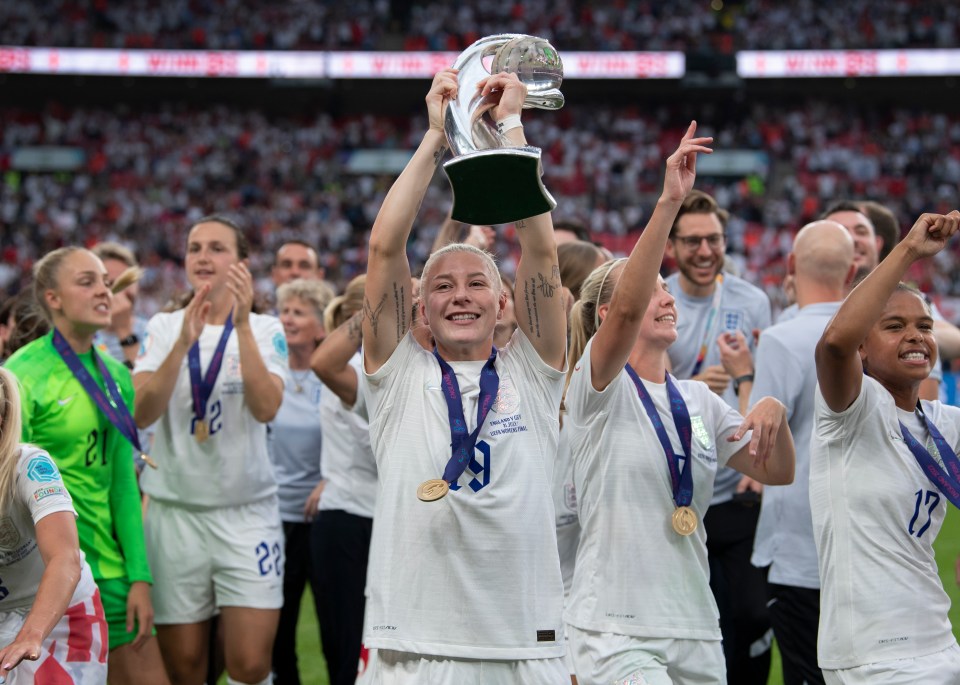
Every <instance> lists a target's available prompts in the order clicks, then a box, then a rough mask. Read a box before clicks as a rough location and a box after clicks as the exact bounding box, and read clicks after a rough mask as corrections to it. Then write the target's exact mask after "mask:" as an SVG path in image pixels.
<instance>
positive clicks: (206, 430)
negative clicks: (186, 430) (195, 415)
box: [193, 419, 210, 443]
mask: <svg viewBox="0 0 960 685" xmlns="http://www.w3.org/2000/svg"><path fill="white" fill-rule="evenodd" d="M193 437H194V439H195V440H196V441H197V442H201V443H203V442H206V441H207V438H209V437H210V426H208V425H207V422H206V421H204V420H203V419H197V423H196V424H195V425H194V427H193Z"/></svg>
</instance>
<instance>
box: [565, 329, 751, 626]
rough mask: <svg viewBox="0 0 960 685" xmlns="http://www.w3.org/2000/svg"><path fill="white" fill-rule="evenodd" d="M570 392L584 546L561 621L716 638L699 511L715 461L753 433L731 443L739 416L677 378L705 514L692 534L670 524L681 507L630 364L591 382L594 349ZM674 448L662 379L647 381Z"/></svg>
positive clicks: (695, 384) (679, 449) (706, 501)
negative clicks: (605, 380) (601, 385)
mask: <svg viewBox="0 0 960 685" xmlns="http://www.w3.org/2000/svg"><path fill="white" fill-rule="evenodd" d="M592 345H593V342H592V341H591V342H590V343H588V344H587V347H586V350H585V351H584V353H583V357H581V358H580V361H579V362H577V364H576V366H575V367H574V373H573V378H572V380H571V382H570V387H569V388H568V389H567V396H566V407H567V413H566V417H565V419H564V432H566V433H569V439H570V449H571V452H572V454H573V464H574V466H573V468H574V483H575V484H576V488H577V499H578V500H579V505H580V526H581V533H580V547H579V549H578V551H577V572H576V574H575V575H574V578H573V591H572V592H571V595H570V599H569V602H568V604H567V609H566V612H565V614H564V615H565V618H566V620H567V622H568V623H570V624H572V625H574V626H576V627H577V628H580V629H582V630H593V631H597V632H609V633H617V634H621V635H630V636H634V637H651V638H684V639H694V640H719V639H720V623H719V614H718V612H717V605H716V602H715V601H714V598H713V593H712V592H711V591H710V584H709V579H710V570H709V566H708V563H707V547H706V539H707V534H706V532H705V531H704V527H703V515H704V514H705V513H706V511H707V507H708V506H709V505H710V498H711V496H712V495H713V479H714V477H715V476H716V473H717V468H718V467H722V466H724V465H725V464H726V463H727V461H728V460H729V459H730V457H731V456H733V454H735V453H736V452H737V450H739V449H740V447H742V446H743V445H744V444H745V442H746V441H747V440H748V439H749V436H750V434H749V433H748V434H747V435H746V436H744V438H743V439H742V440H741V441H739V442H736V443H731V442H727V437H728V436H730V435H732V434H733V433H734V432H735V431H736V430H737V428H739V426H740V424H741V423H742V422H743V419H742V417H741V416H740V414H739V413H737V412H736V411H735V410H734V409H731V408H730V407H729V406H728V405H727V404H726V403H725V402H724V401H723V399H721V398H720V397H718V396H717V395H715V394H714V393H712V392H711V391H710V389H709V388H708V387H707V386H706V385H705V384H703V383H701V382H699V381H678V383H677V385H678V386H679V389H680V394H681V395H682V396H683V398H684V400H685V401H686V405H687V409H688V411H689V412H690V419H691V423H692V428H693V443H692V445H691V453H692V454H693V460H694V461H693V465H692V468H693V502H692V503H691V507H692V508H693V510H694V511H695V512H696V514H697V516H698V518H699V519H700V525H699V526H697V530H696V531H695V532H694V533H693V534H692V535H689V536H686V537H684V536H682V535H678V534H677V533H676V532H674V530H673V528H672V526H671V516H672V515H673V512H674V510H675V508H676V505H675V503H674V500H673V487H672V485H671V482H670V472H669V469H668V465H667V458H666V455H665V454H664V451H663V446H662V445H661V444H660V441H659V440H658V439H657V434H656V432H655V431H654V428H653V426H652V424H651V423H650V418H649V417H648V416H647V414H646V411H644V408H643V404H642V403H641V402H640V397H639V395H638V394H637V387H636V385H634V383H633V381H632V380H631V379H630V377H629V376H628V375H627V372H626V370H624V371H621V372H620V374H619V375H618V376H617V377H616V378H615V379H614V380H613V381H612V382H611V383H610V385H608V386H607V387H606V388H605V389H604V390H603V392H598V391H597V390H595V389H594V387H593V383H592V382H591V380H590V378H591V370H590V351H591V349H592ZM644 387H645V388H646V389H647V391H648V392H649V393H650V396H651V398H652V399H653V402H654V404H655V405H656V407H657V411H658V412H659V413H660V416H661V417H663V423H664V426H665V427H666V429H667V434H668V435H669V437H670V442H671V444H672V445H673V448H674V450H675V451H676V453H677V454H680V455H682V454H683V446H682V444H681V442H680V438H679V436H678V435H677V431H676V428H675V425H674V421H673V416H672V414H671V413H670V402H669V399H668V396H667V388H666V384H660V383H651V382H647V381H644Z"/></svg>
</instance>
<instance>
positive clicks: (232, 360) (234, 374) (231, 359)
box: [223, 354, 240, 378]
mask: <svg viewBox="0 0 960 685" xmlns="http://www.w3.org/2000/svg"><path fill="white" fill-rule="evenodd" d="M223 361H224V364H223V370H224V373H226V377H227V378H240V357H239V356H238V355H235V354H230V355H227V357H226V359H224V360H223Z"/></svg>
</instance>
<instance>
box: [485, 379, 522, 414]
mask: <svg viewBox="0 0 960 685" xmlns="http://www.w3.org/2000/svg"><path fill="white" fill-rule="evenodd" d="M519 406H520V395H519V394H518V393H517V389H516V387H515V386H514V384H513V379H512V378H510V377H509V376H506V377H504V378H501V379H500V387H499V388H498V389H497V399H496V400H494V402H493V407H491V409H492V410H493V411H494V412H496V413H497V414H512V413H514V412H515V411H517V407H519Z"/></svg>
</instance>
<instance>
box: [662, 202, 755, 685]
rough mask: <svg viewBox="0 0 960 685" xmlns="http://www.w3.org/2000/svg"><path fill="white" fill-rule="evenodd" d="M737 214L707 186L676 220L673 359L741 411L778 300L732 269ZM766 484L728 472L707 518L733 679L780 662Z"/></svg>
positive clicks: (671, 244) (671, 283)
mask: <svg viewBox="0 0 960 685" xmlns="http://www.w3.org/2000/svg"><path fill="white" fill-rule="evenodd" d="M728 218H729V214H728V213H727V212H726V210H723V209H721V208H720V207H719V206H718V205H717V202H716V200H714V199H713V198H712V197H711V196H709V195H707V194H706V193H704V192H701V191H698V190H693V191H691V192H690V194H689V195H687V199H686V200H685V201H684V202H683V205H682V206H681V208H680V212H679V213H678V214H677V218H676V219H675V221H674V223H673V228H672V229H671V232H670V240H669V241H668V242H667V250H666V253H667V255H669V256H670V258H671V259H673V260H674V262H676V265H677V269H678V270H679V271H678V272H677V273H675V274H673V275H671V276H670V277H669V278H668V279H667V285H668V287H669V289H670V292H672V293H673V294H674V296H675V297H676V298H677V303H676V304H677V312H678V321H677V334H678V335H677V341H676V342H675V343H674V344H673V345H671V346H670V349H669V351H668V354H669V355H670V365H671V367H672V369H673V374H674V375H675V376H676V377H677V378H681V379H683V378H692V379H695V380H700V381H703V382H704V383H706V384H707V385H708V386H709V387H710V389H711V390H713V391H714V392H715V393H717V394H718V395H720V396H721V397H723V399H724V400H726V401H727V403H728V404H729V405H730V406H731V407H733V408H734V409H741V407H740V403H739V401H738V395H741V396H743V397H744V398H747V397H749V393H750V388H751V386H752V384H753V358H752V352H751V350H752V348H753V346H754V344H755V343H754V331H756V330H762V329H764V328H766V327H767V326H769V325H770V301H769V300H768V299H767V296H766V294H765V293H764V292H763V291H762V290H760V289H758V288H756V287H754V286H752V285H750V284H749V283H747V282H746V281H745V280H743V279H741V278H738V277H736V276H733V275H732V274H727V273H723V263H724V252H725V251H726V237H725V234H724V230H725V228H726V225H727V219H728ZM759 491H760V484H759V483H755V482H754V481H751V480H750V479H748V478H746V477H744V476H741V475H740V474H739V473H738V472H736V471H733V470H732V469H726V468H725V469H721V470H720V471H719V472H718V473H717V478H716V482H715V484H714V492H713V498H712V500H711V502H710V510H709V511H708V512H707V515H706V516H705V517H704V526H705V528H706V531H707V551H708V552H709V555H710V585H711V588H712V589H713V592H714V595H715V596H716V599H717V606H718V607H719V609H720V628H721V630H722V632H723V648H724V653H725V655H726V659H727V682H729V683H736V684H737V685H751V684H752V683H758V684H764V683H766V682H767V675H768V672H769V669H770V638H771V635H772V633H771V631H770V621H769V618H768V616H767V609H766V601H767V596H766V580H765V577H764V573H765V571H763V570H761V569H757V568H754V567H753V566H752V565H751V564H750V555H751V552H752V550H753V535H754V531H755V530H756V526H757V518H758V517H759V513H760V507H759V506H758V500H759V497H758V493H759Z"/></svg>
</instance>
